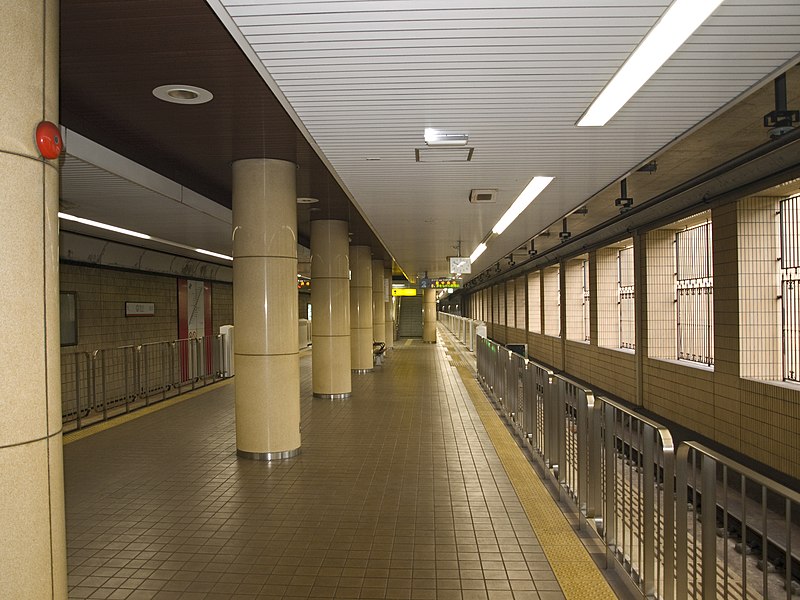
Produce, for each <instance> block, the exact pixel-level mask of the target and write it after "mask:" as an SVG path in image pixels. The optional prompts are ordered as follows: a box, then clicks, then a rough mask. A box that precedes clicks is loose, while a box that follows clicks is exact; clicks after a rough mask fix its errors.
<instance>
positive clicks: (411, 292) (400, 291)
mask: <svg viewBox="0 0 800 600" xmlns="http://www.w3.org/2000/svg"><path fill="white" fill-rule="evenodd" d="M416 295H417V290H416V289H415V288H392V296H416Z"/></svg>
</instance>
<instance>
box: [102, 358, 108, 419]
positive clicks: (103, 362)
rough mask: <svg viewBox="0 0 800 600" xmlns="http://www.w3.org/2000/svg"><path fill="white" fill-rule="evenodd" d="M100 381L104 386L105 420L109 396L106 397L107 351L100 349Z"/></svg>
mask: <svg viewBox="0 0 800 600" xmlns="http://www.w3.org/2000/svg"><path fill="white" fill-rule="evenodd" d="M100 381H101V383H102V386H103V421H105V420H106V419H107V418H108V398H107V397H106V353H105V351H100Z"/></svg>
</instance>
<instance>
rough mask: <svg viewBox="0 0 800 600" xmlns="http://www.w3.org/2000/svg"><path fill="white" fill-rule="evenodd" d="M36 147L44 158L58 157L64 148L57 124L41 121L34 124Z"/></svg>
mask: <svg viewBox="0 0 800 600" xmlns="http://www.w3.org/2000/svg"><path fill="white" fill-rule="evenodd" d="M36 147H37V148H39V152H40V153H41V155H42V156H43V157H44V158H48V159H50V158H58V157H59V155H60V154H61V151H62V150H63V149H64V139H63V138H62V137H61V131H60V130H59V129H58V125H56V124H55V123H51V122H50V121H42V122H41V123H39V125H37V126H36Z"/></svg>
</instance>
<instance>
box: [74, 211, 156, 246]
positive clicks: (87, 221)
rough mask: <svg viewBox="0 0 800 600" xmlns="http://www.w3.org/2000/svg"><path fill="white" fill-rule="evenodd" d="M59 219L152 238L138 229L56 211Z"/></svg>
mask: <svg viewBox="0 0 800 600" xmlns="http://www.w3.org/2000/svg"><path fill="white" fill-rule="evenodd" d="M58 218H59V219H64V220H65V221H75V222H76V223H83V224H84V225H88V226H89V227H97V228H99V229H106V230H108V231H115V232H116V233H121V234H123V235H130V236H132V237H137V238H141V239H143V240H149V239H152V238H151V237H150V236H149V235H147V234H146V233H139V232H138V231H131V230H130V229H123V228H122V227H115V226H114V225H107V224H106V223H100V222H99V221H92V220H91V219H84V218H82V217H76V216H75V215H70V214H67V213H62V212H60V213H58Z"/></svg>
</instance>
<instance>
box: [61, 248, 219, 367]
mask: <svg viewBox="0 0 800 600" xmlns="http://www.w3.org/2000/svg"><path fill="white" fill-rule="evenodd" d="M60 276H61V277H60V285H61V291H62V292H75V293H76V297H77V312H78V345H77V346H65V347H63V348H62V350H61V351H62V354H65V353H72V352H78V351H80V352H84V351H90V350H95V349H98V348H113V347H118V346H124V345H128V344H145V343H148V342H157V341H164V340H174V339H176V338H177V337H178V284H177V279H176V278H175V277H167V276H161V275H153V274H148V273H134V272H130V271H120V270H114V269H104V268H99V267H90V266H83V265H75V264H68V263H62V264H61V267H60ZM211 298H212V299H211V303H212V304H211V306H212V319H213V331H214V332H215V333H216V332H218V331H219V326H220V325H227V324H232V323H233V286H232V285H231V284H229V283H218V282H214V283H213V284H212V292H211ZM125 302H152V303H154V304H155V316H153V317H126V316H125Z"/></svg>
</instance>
